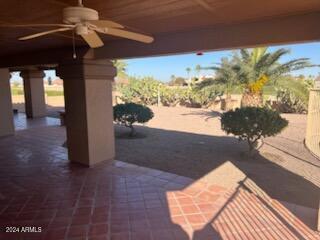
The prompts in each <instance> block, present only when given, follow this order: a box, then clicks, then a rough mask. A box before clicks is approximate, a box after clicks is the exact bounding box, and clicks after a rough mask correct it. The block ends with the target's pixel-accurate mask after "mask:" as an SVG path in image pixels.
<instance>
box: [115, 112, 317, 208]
mask: <svg viewBox="0 0 320 240" xmlns="http://www.w3.org/2000/svg"><path fill="white" fill-rule="evenodd" d="M152 109H153V111H154V113H155V117H154V119H152V120H151V121H150V122H149V123H148V124H145V125H144V126H137V131H138V132H139V133H141V134H143V135H145V137H144V138H137V139H126V138H123V137H122V136H123V134H124V133H125V132H127V131H128V129H126V128H125V127H122V126H116V136H117V138H116V158H117V159H118V160H121V161H125V162H130V163H135V164H138V165H143V166H147V167H151V168H156V169H161V170H165V171H168V172H172V173H175V174H179V175H182V176H187V177H192V178H194V179H199V178H203V179H205V180H207V181H210V182H212V183H217V184H219V185H222V186H226V187H229V188H235V187H237V185H238V184H239V183H240V182H241V181H243V180H244V179H245V178H246V177H248V178H250V179H251V180H253V181H254V182H255V183H256V185H257V186H258V187H259V191H264V192H265V193H267V194H268V195H269V196H271V197H272V198H275V199H278V200H281V201H286V202H290V203H294V204H298V205H303V206H307V207H311V208H317V207H318V206H319V198H320V197H319V196H320V191H319V187H320V161H319V160H318V159H316V158H314V157H313V156H312V155H311V154H310V153H309V152H308V150H307V149H305V147H304V144H303V140H304V136H305V128H306V115H297V114H285V115H283V116H284V117H285V118H287V119H288V120H289V126H288V127H287V128H286V129H285V130H284V131H283V132H282V133H281V134H280V135H278V136H276V137H272V138H267V139H265V143H264V145H263V146H262V148H261V149H260V153H259V154H257V155H256V157H255V158H254V159H249V160H248V159H246V158H245V157H244V154H243V152H245V151H246V150H247V145H246V144H245V143H242V142H239V141H238V140H237V139H235V138H234V137H233V136H227V135H226V134H225V133H224V132H223V131H222V130H221V128H220V119H219V116H220V114H219V113H218V112H212V111H210V110H205V109H190V108H167V107H152Z"/></svg>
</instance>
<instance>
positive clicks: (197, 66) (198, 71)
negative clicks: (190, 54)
mask: <svg viewBox="0 0 320 240" xmlns="http://www.w3.org/2000/svg"><path fill="white" fill-rule="evenodd" d="M201 69H202V68H201V66H200V65H199V64H197V65H196V66H195V68H194V70H195V72H196V73H197V77H198V78H199V77H200V72H201Z"/></svg>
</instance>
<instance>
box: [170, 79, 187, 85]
mask: <svg viewBox="0 0 320 240" xmlns="http://www.w3.org/2000/svg"><path fill="white" fill-rule="evenodd" d="M168 85H169V86H185V85H187V82H186V80H185V79H184V78H182V77H175V78H174V79H172V80H171V81H170V82H169V83H168Z"/></svg>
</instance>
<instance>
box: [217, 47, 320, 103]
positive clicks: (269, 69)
mask: <svg viewBox="0 0 320 240" xmlns="http://www.w3.org/2000/svg"><path fill="white" fill-rule="evenodd" d="M289 53H290V50H288V49H284V48H280V49H278V50H276V51H274V52H268V48H267V47H263V48H254V49H252V50H248V49H241V50H240V51H238V52H235V53H234V54H233V56H232V58H231V59H230V60H229V59H222V62H221V64H219V65H218V66H213V67H211V69H213V70H215V71H216V75H217V79H219V81H220V82H225V84H226V83H229V84H230V85H229V86H231V85H235V86H241V87H242V88H243V96H242V101H241V105H242V106H261V105H262V103H263V98H262V94H263V92H262V91H263V87H264V86H265V85H266V84H267V83H269V82H272V83H273V84H275V83H276V81H277V79H278V78H279V77H280V76H284V75H286V74H288V73H290V72H291V71H295V70H299V69H303V68H306V67H313V66H315V65H312V64H311V63H310V62H309V59H308V58H299V59H293V60H290V61H288V62H285V63H280V62H279V60H280V59H281V57H283V56H284V55H287V54H289ZM228 88H229V87H228Z"/></svg>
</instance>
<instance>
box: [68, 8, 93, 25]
mask: <svg viewBox="0 0 320 240" xmlns="http://www.w3.org/2000/svg"><path fill="white" fill-rule="evenodd" d="M92 20H99V14H98V12H97V11H96V10H94V9H91V8H86V7H67V8H64V9H63V22H64V23H67V24H77V23H83V22H86V21H92Z"/></svg>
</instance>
